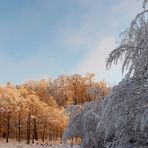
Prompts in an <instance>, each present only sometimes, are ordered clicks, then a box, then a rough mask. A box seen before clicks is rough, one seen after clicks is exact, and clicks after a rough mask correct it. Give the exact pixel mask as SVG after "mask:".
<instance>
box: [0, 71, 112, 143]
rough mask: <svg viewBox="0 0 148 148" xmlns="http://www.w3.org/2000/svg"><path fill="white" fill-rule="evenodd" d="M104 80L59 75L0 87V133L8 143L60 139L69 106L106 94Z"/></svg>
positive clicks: (65, 123) (88, 75) (107, 90)
mask: <svg viewBox="0 0 148 148" xmlns="http://www.w3.org/2000/svg"><path fill="white" fill-rule="evenodd" d="M109 91H110V88H109V86H108V85H107V84H106V83H105V81H100V82H96V81H95V75H94V74H92V73H87V74H86V75H85V76H81V75H78V74H74V75H71V76H66V75H60V76H59V77H58V78H57V79H51V78H49V79H42V80H40V81H32V80H31V81H28V82H26V83H25V84H22V85H13V84H11V83H7V84H6V85H5V86H0V136H1V137H3V138H5V139H6V142H7V143H8V142H9V139H10V138H13V139H14V138H15V139H16V140H17V141H18V142H21V141H22V140H26V141H27V144H29V143H31V142H32V143H34V141H38V140H42V142H44V141H45V140H47V139H48V141H52V142H54V141H62V135H63V132H64V130H65V128H66V126H67V121H68V120H69V115H68V114H67V113H65V109H66V108H68V107H69V106H72V105H79V106H81V105H82V104H84V103H85V102H90V101H92V100H99V99H102V98H103V97H104V96H106V95H108V93H109Z"/></svg>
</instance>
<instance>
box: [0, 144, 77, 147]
mask: <svg viewBox="0 0 148 148" xmlns="http://www.w3.org/2000/svg"><path fill="white" fill-rule="evenodd" d="M0 148H80V147H79V146H73V147H71V146H70V145H58V146H49V145H46V144H44V145H36V144H34V145H27V144H12V143H11V144H6V143H5V144H4V143H0Z"/></svg>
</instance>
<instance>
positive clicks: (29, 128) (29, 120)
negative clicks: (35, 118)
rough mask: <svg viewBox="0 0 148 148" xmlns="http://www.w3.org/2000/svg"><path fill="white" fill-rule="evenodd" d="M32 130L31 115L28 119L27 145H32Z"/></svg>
mask: <svg viewBox="0 0 148 148" xmlns="http://www.w3.org/2000/svg"><path fill="white" fill-rule="evenodd" d="M30 130H31V115H30V114H29V115H28V119H27V144H30Z"/></svg>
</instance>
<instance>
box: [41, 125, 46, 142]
mask: <svg viewBox="0 0 148 148" xmlns="http://www.w3.org/2000/svg"><path fill="white" fill-rule="evenodd" d="M45 129H46V127H45V125H44V127H43V135H42V142H44V140H45Z"/></svg>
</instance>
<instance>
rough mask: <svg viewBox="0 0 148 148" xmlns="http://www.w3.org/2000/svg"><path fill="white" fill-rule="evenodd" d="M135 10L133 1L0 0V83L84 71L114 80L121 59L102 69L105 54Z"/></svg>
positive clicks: (137, 10)
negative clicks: (116, 64)
mask: <svg viewBox="0 0 148 148" xmlns="http://www.w3.org/2000/svg"><path fill="white" fill-rule="evenodd" d="M140 9H141V5H140V4H139V3H138V2H137V1H136V0H130V1H129V0H121V1H119V0H112V1H110V0H13V1H12V0H0V67H1V72H0V84H5V83H6V82H7V81H11V82H12V83H23V82H25V81H27V80H32V79H33V80H39V79H42V78H47V77H53V78H56V77H57V76H58V75H60V74H66V75H69V74H75V73H79V74H82V75H83V74H85V73H86V72H93V73H96V79H97V80H101V79H105V80H106V81H107V82H109V83H110V84H114V83H117V82H119V81H120V80H121V78H122V74H121V69H120V64H119V66H113V68H112V69H111V70H110V71H106V69H105V58H107V56H108V54H109V52H110V51H111V50H112V49H113V48H114V47H116V44H115V41H117V40H118V39H119V33H120V32H122V31H124V30H125V29H126V28H127V27H128V26H129V24H130V20H131V19H132V18H133V17H134V16H135V15H136V13H137V12H139V10H140Z"/></svg>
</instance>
